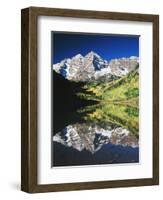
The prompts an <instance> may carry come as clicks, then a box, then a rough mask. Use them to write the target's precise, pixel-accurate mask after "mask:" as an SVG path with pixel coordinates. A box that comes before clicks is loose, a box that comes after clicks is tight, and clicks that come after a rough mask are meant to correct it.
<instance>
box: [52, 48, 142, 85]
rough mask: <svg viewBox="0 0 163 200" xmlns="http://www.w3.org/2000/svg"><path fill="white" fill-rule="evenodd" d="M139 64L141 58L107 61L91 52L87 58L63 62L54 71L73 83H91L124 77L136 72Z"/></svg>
mask: <svg viewBox="0 0 163 200" xmlns="http://www.w3.org/2000/svg"><path fill="white" fill-rule="evenodd" d="M138 63H139V58H138V57H135V56H131V57H129V58H120V59H112V60H110V61H106V60H104V59H103V58H101V57H100V56H99V55H98V54H97V53H95V52H93V51H91V52H89V53H88V54H87V55H86V56H82V55H81V54H77V55H76V56H74V57H72V58H66V59H64V60H62V61H61V62H60V63H57V64H54V65H53V70H55V71H56V72H57V73H59V74H61V75H62V76H64V77H65V78H66V79H68V80H71V81H75V82H80V81H81V82H86V81H89V82H91V81H94V80H100V79H104V80H113V79H116V78H119V77H122V76H124V75H126V74H127V73H129V72H130V71H132V70H134V69H135V68H136V66H137V65H138Z"/></svg>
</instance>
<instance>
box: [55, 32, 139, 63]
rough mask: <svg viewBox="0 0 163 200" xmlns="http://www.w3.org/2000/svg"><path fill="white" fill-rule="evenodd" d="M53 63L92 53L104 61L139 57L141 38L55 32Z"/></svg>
mask: <svg viewBox="0 0 163 200" xmlns="http://www.w3.org/2000/svg"><path fill="white" fill-rule="evenodd" d="M52 45H53V46H52V47H53V55H52V60H53V63H57V62H60V61H61V60H63V59H65V58H71V57H73V56H75V55H76V54H79V53H80V54H82V55H83V56H85V55H86V54H87V53H89V52H90V51H94V52H96V53H97V54H99V55H100V56H101V57H102V58H103V59H105V60H110V59H112V58H121V57H130V56H139V36H122V35H101V34H96V35H92V34H76V33H75V34H74V33H71V34H70V33H59V32H54V33H53V35H52Z"/></svg>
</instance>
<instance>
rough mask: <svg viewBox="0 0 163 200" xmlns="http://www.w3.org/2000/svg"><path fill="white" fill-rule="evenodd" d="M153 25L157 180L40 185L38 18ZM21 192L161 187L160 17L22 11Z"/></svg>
mask: <svg viewBox="0 0 163 200" xmlns="http://www.w3.org/2000/svg"><path fill="white" fill-rule="evenodd" d="M41 15H42V16H64V17H77V18H91V19H106V20H107V19H110V20H126V21H139V22H152V23H153V178H150V179H133V180H118V181H98V182H85V183H66V184H47V185H38V184H37V177H38V174H37V137H38V135H37V134H39V133H37V19H38V17H39V16H41ZM21 49H22V51H21V52H22V53H21V159H22V162H21V189H22V191H25V192H29V193H36V192H53V191H67V190H83V189H102V188H113V187H131V186H145V185H156V184H159V16H158V15H149V14H137V13H135V14H131V13H114V12H99V11H86V10H85V11H83V10H70V9H57V8H38V7H30V8H26V9H23V10H22V11H21Z"/></svg>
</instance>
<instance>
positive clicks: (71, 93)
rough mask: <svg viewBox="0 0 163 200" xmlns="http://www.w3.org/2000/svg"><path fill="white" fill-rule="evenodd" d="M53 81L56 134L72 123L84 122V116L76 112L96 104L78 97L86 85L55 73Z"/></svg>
mask: <svg viewBox="0 0 163 200" xmlns="http://www.w3.org/2000/svg"><path fill="white" fill-rule="evenodd" d="M52 80H53V83H52V84H53V87H52V93H53V95H52V98H53V99H52V102H53V105H52V108H53V109H52V111H53V116H52V118H53V132H54V133H56V132H58V131H60V130H61V129H63V128H64V127H65V126H67V125H69V124H71V123H76V122H80V121H81V122H82V121H83V120H82V118H83V114H79V113H76V111H77V110H78V109H80V108H82V107H85V106H89V105H92V104H95V103H96V102H95V101H92V100H84V99H81V98H80V97H78V96H77V95H76V94H77V93H79V92H84V89H82V87H83V85H84V83H82V82H73V81H69V80H67V79H65V78H64V77H63V76H62V75H60V74H57V73H56V72H55V71H53V78H52Z"/></svg>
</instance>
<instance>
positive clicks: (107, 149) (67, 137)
mask: <svg viewBox="0 0 163 200" xmlns="http://www.w3.org/2000/svg"><path fill="white" fill-rule="evenodd" d="M132 109H135V108H131V107H128V106H127V107H126V105H107V104H104V105H100V104H99V105H92V106H87V107H86V108H84V109H80V110H78V113H76V114H79V113H84V115H83V116H84V117H83V119H84V120H83V122H80V123H78V122H77V123H74V124H70V125H67V126H66V127H64V128H63V129H62V130H61V131H59V132H57V133H56V134H55V135H54V136H53V151H54V159H53V165H54V166H69V165H71V166H72V165H94V164H114V163H134V162H139V137H138V116H137V115H136V114H135V113H136V111H135V110H134V111H135V112H131V111H133V110H132ZM118 110H119V112H118ZM119 113H121V114H119ZM128 115H130V117H128ZM73 117H75V115H73Z"/></svg>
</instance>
